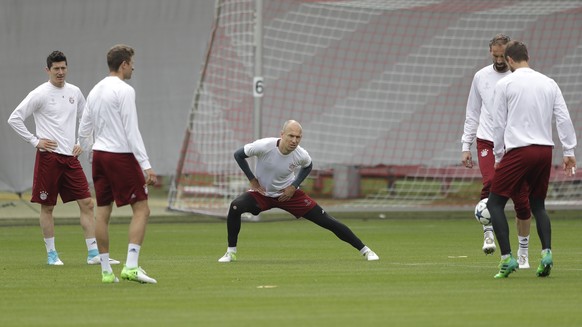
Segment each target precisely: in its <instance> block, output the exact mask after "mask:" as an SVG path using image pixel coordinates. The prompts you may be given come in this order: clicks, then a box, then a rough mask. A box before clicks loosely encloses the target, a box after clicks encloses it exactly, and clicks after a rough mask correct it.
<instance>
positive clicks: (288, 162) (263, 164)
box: [244, 137, 311, 197]
mask: <svg viewBox="0 0 582 327" xmlns="http://www.w3.org/2000/svg"><path fill="white" fill-rule="evenodd" d="M279 140H280V139H279V138H275V137H270V138H264V139H259V140H256V141H254V142H253V143H249V144H246V145H245V146H244V151H245V154H246V155H247V156H249V157H257V165H256V168H255V176H256V177H257V179H258V180H259V183H260V184H261V186H263V187H264V188H265V190H266V193H265V195H266V196H268V197H279V196H281V194H283V192H282V190H283V189H285V188H286V187H287V186H289V185H291V183H293V181H294V180H295V171H296V170H297V169H299V168H304V167H308V166H309V165H310V164H311V157H310V156H309V153H307V151H306V150H305V149H303V148H302V147H300V146H297V148H295V150H294V151H293V152H291V153H289V154H286V155H285V154H282V153H281V151H279V148H278V147H277V143H278V141H279Z"/></svg>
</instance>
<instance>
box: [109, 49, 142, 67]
mask: <svg viewBox="0 0 582 327" xmlns="http://www.w3.org/2000/svg"><path fill="white" fill-rule="evenodd" d="M134 53H135V51H134V50H133V48H132V47H130V46H128V45H125V44H117V45H114V46H113V47H112V48H111V49H109V52H107V66H109V71H110V72H116V71H117V70H118V69H119V66H121V64H122V63H123V62H124V61H125V62H128V63H129V62H130V61H131V58H132V57H133V55H134Z"/></svg>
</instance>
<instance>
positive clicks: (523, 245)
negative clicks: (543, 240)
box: [517, 235, 529, 253]
mask: <svg viewBox="0 0 582 327" xmlns="http://www.w3.org/2000/svg"><path fill="white" fill-rule="evenodd" d="M517 239H518V241H519V251H521V252H526V253H527V252H528V251H527V250H528V248H529V235H528V236H517Z"/></svg>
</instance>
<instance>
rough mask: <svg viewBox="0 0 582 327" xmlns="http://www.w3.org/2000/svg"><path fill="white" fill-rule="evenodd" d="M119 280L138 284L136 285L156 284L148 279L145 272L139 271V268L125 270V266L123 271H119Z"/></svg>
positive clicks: (153, 280)
mask: <svg viewBox="0 0 582 327" xmlns="http://www.w3.org/2000/svg"><path fill="white" fill-rule="evenodd" d="M121 278H122V279H125V280H130V281H133V282H138V283H142V284H145V283H149V284H157V283H158V282H157V281H156V280H155V279H153V278H151V277H149V276H148V275H147V274H146V272H145V270H143V269H141V267H136V268H131V269H130V268H127V267H126V266H123V270H122V271H121Z"/></svg>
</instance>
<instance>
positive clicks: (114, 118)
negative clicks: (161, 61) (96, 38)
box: [79, 45, 157, 284]
mask: <svg viewBox="0 0 582 327" xmlns="http://www.w3.org/2000/svg"><path fill="white" fill-rule="evenodd" d="M133 56H134V49H133V48H131V47H129V46H127V45H115V46H113V47H112V48H111V49H110V50H109V52H108V53H107V65H108V66H109V76H107V77H105V78H104V79H102V80H101V81H100V82H99V83H97V85H95V86H94V87H93V89H92V90H91V92H90V93H89V96H87V106H86V109H85V113H84V115H83V118H82V119H81V124H80V126H79V140H80V142H81V145H82V146H83V149H86V150H91V146H92V151H93V157H92V158H93V159H92V165H93V167H92V168H93V183H94V185H95V195H96V198H97V214H96V227H95V232H96V233H95V234H96V236H97V245H98V247H99V255H100V257H101V271H102V273H101V277H102V282H103V283H116V282H118V281H119V280H118V279H117V277H116V276H115V274H114V273H113V270H112V269H111V265H109V260H108V259H109V220H110V218H111V211H112V209H113V201H115V204H116V205H117V206H118V207H121V206H124V205H128V204H129V205H131V209H132V211H133V216H132V219H131V222H130V224H129V245H128V249H127V260H126V262H125V265H124V267H123V270H122V271H121V278H123V279H126V280H131V281H137V282H140V283H152V284H155V283H156V280H155V279H153V278H151V277H149V276H148V275H147V274H146V272H145V271H144V270H143V269H142V268H141V267H140V266H139V265H138V259H139V253H140V249H141V245H142V242H143V240H144V237H145V232H146V225H147V221H148V217H149V215H150V208H149V205H148V188H147V186H148V185H152V184H155V183H156V182H157V176H156V174H155V173H154V171H153V169H152V166H151V165H150V162H149V159H148V155H147V153H146V149H145V146H144V143H143V140H142V137H141V133H140V131H139V128H138V120H137V108H136V105H135V90H134V89H133V87H131V86H130V85H129V84H127V83H126V82H125V80H128V79H130V78H131V76H132V73H133V69H134V68H133ZM93 137H94V142H93V140H92V138H93ZM144 172H145V175H146V177H144Z"/></svg>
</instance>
